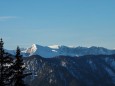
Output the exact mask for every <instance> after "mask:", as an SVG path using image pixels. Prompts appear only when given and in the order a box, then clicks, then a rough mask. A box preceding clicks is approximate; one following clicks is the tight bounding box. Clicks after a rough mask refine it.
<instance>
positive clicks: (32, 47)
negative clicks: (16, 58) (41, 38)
mask: <svg viewBox="0 0 115 86" xmlns="http://www.w3.org/2000/svg"><path fill="white" fill-rule="evenodd" d="M36 50H37V45H36V44H32V46H31V47H30V48H27V50H26V53H29V54H30V55H32V54H34V52H36Z"/></svg>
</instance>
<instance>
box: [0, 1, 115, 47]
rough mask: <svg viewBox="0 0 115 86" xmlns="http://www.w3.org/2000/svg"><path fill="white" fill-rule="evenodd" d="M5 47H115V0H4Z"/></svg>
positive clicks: (0, 6) (0, 28)
mask: <svg viewBox="0 0 115 86" xmlns="http://www.w3.org/2000/svg"><path fill="white" fill-rule="evenodd" d="M0 37H2V38H3V39H4V42H5V48H8V49H15V48H16V46H17V45H19V46H20V47H29V46H31V44H33V43H35V44H40V45H46V46H47V45H53V44H58V45H69V46H86V47H89V46H102V47H106V48H110V49H113V48H115V0H0Z"/></svg>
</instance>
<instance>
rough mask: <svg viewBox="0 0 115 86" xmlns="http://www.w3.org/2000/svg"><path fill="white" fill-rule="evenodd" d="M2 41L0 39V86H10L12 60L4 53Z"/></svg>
mask: <svg viewBox="0 0 115 86" xmlns="http://www.w3.org/2000/svg"><path fill="white" fill-rule="evenodd" d="M3 44H4V43H3V41H2V39H0V86H12V80H13V68H12V65H13V59H12V58H11V56H10V55H9V54H8V53H5V52H4V48H3Z"/></svg>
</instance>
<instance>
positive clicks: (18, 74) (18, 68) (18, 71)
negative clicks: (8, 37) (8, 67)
mask: <svg viewBox="0 0 115 86" xmlns="http://www.w3.org/2000/svg"><path fill="white" fill-rule="evenodd" d="M15 57H16V60H15V64H14V68H15V69H14V70H15V75H14V86H25V83H24V80H23V79H24V78H25V77H26V76H28V75H31V73H28V74H24V70H25V66H24V63H23V59H22V55H20V48H19V47H17V50H16V56H15Z"/></svg>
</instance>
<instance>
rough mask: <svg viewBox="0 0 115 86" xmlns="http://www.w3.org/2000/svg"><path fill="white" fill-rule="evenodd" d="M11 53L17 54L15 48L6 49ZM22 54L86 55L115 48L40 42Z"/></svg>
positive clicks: (104, 53) (51, 55)
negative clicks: (44, 44) (42, 43)
mask: <svg viewBox="0 0 115 86" xmlns="http://www.w3.org/2000/svg"><path fill="white" fill-rule="evenodd" d="M6 51H7V52H9V53H11V54H15V51H14V50H6ZM21 54H22V55H23V57H28V56H32V55H40V56H42V57H45V58H51V57H55V56H60V55H64V56H78V57H79V56H84V55H99V54H102V55H111V54H115V50H114V49H113V50H110V49H107V48H104V47H96V46H92V47H81V46H78V47H74V46H64V45H61V46H59V45H52V46H41V45H38V44H32V46H31V47H29V48H26V49H22V50H21Z"/></svg>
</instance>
